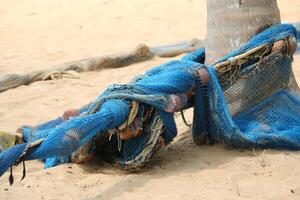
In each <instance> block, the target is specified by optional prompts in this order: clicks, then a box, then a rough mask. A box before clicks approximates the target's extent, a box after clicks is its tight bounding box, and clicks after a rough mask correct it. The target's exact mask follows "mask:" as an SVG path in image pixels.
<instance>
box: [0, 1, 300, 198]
mask: <svg viewBox="0 0 300 200" xmlns="http://www.w3.org/2000/svg"><path fill="white" fill-rule="evenodd" d="M279 6H280V10H281V15H282V21H287V22H295V21H299V20H300V12H299V11H300V2H299V1H298V0H280V1H279ZM205 15H206V10H205V1H204V0H202V1H201V0H172V1H159V0H143V1H139V0H126V1H116V0H98V1H96V0H86V1H72V0H64V1H59V0H52V1H38V0H26V1H21V0H14V1H10V0H0V16H1V17H0V74H1V75H3V74H7V73H15V72H18V73H21V72H28V71H32V70H35V69H40V68H41V67H50V66H53V65H56V64H60V63H63V62H67V61H72V60H77V59H81V58H85V57H91V56H96V55H101V54H106V53H112V52H119V51H124V50H127V49H128V48H130V49H131V48H132V47H134V46H135V45H136V44H138V43H141V42H143V43H147V44H149V45H158V44H168V43H171V42H177V41H182V40H186V39H190V38H193V37H198V38H203V37H204V35H205V20H206V19H205ZM167 60H168V59H154V60H151V61H147V62H143V63H140V64H135V65H131V66H129V67H125V68H121V69H112V70H104V71H99V72H89V73H83V74H81V76H80V79H76V80H74V79H65V80H56V81H45V82H36V83H33V84H31V85H29V86H22V87H19V88H16V89H13V90H9V91H6V92H4V93H0V130H8V131H12V132H13V131H15V130H16V128H17V127H18V126H19V125H22V124H33V125H35V124H38V123H41V122H44V121H46V120H49V119H51V118H53V117H56V116H58V115H60V114H62V112H63V111H64V110H65V109H66V108H73V107H75V108H76V107H79V106H81V105H83V104H85V103H87V102H89V101H91V100H93V99H94V98H95V97H97V95H98V94H99V93H100V92H101V91H102V90H103V89H105V88H106V87H107V86H108V85H109V84H111V83H125V82H126V81H128V80H129V79H130V78H132V77H133V76H134V75H135V74H139V73H142V72H143V71H145V70H146V69H149V68H151V67H152V66H155V65H158V64H160V63H163V62H166V61H167ZM294 69H295V70H296V76H297V79H298V82H299V80H300V56H299V55H298V56H295V62H294ZM178 122H179V130H180V136H179V138H177V139H176V140H177V142H175V143H174V144H172V145H171V146H170V148H168V150H166V151H163V152H160V153H159V155H158V156H156V157H155V159H154V162H153V165H152V167H151V168H150V169H149V170H148V171H147V172H144V173H139V174H124V173H123V172H122V171H120V170H118V169H116V168H112V167H110V166H104V165H103V164H99V163H97V162H95V161H94V162H91V163H89V164H85V165H76V164H67V165H63V166H59V167H55V168H52V169H49V170H43V169H42V168H43V165H42V163H40V162H37V161H31V162H27V171H28V174H27V177H26V179H25V180H23V181H22V182H19V181H18V180H19V178H21V170H22V169H21V167H17V168H16V169H15V170H14V171H15V173H14V174H15V179H16V183H15V184H14V185H13V186H12V187H10V186H9V184H8V174H6V175H4V176H3V177H1V178H0V199H1V200H2V199H3V200H4V199H31V200H36V199H89V198H92V199H132V200H135V199H136V200H138V199H300V171H299V169H300V153H299V152H288V151H274V150H266V151H265V152H264V156H262V153H263V152H262V151H257V152H256V156H255V155H254V154H253V152H252V151H239V150H229V149H226V148H224V147H223V146H222V145H220V144H219V145H214V146H200V147H199V146H196V145H195V144H193V142H192V140H191V137H190V133H189V132H186V131H187V128H186V127H185V126H184V125H183V123H182V121H181V120H180V119H179V120H178ZM180 138H181V139H180Z"/></svg>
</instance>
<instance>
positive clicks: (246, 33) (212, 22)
mask: <svg viewBox="0 0 300 200" xmlns="http://www.w3.org/2000/svg"><path fill="white" fill-rule="evenodd" d="M278 23H280V11H279V8H278V6H277V0H207V33H206V40H205V48H206V60H205V62H206V63H207V64H212V63H213V62H215V61H217V59H219V58H221V57H222V56H224V55H226V54H227V53H229V52H231V51H233V50H235V49H237V48H239V47H240V46H241V45H242V44H244V43H246V42H247V41H248V40H249V39H250V38H251V37H253V36H254V35H256V34H257V33H259V32H261V31H262V30H263V29H265V28H267V27H269V26H271V25H273V24H278Z"/></svg>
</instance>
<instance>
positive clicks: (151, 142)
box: [0, 24, 300, 175]
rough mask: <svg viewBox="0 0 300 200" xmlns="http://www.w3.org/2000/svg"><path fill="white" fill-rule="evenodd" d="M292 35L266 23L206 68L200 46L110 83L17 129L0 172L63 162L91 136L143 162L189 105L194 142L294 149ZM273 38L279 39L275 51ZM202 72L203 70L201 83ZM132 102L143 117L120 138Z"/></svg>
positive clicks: (130, 164)
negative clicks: (68, 112)
mask: <svg viewBox="0 0 300 200" xmlns="http://www.w3.org/2000/svg"><path fill="white" fill-rule="evenodd" d="M296 35H297V32H296V30H295V28H294V27H293V26H292V25H288V24H280V25H275V26H272V27H270V28H268V29H267V30H265V31H263V32H262V33H260V34H258V35H257V36H255V37H253V38H252V39H251V40H250V41H249V42H248V43H247V44H245V45H244V46H242V47H241V48H240V49H238V50H236V51H234V52H232V53H230V54H228V55H227V56H225V57H223V58H220V59H219V60H218V61H217V62H215V63H214V64H213V65H212V66H206V65H204V64H203V63H204V61H205V49H199V50H197V51H195V52H192V53H190V54H188V55H186V56H184V57H183V58H182V59H181V60H178V61H171V62H168V63H166V64H163V65H160V66H158V67H155V68H153V69H151V70H149V71H147V72H146V73H145V74H144V75H141V76H138V77H136V78H135V79H133V80H132V81H131V82H130V83H128V84H124V85H112V86H110V87H109V88H108V89H107V90H106V91H105V92H103V93H102V94H101V95H100V96H99V97H98V98H97V99H96V100H95V101H94V102H92V103H90V104H88V105H87V106H84V107H83V108H81V109H79V112H80V115H79V116H78V117H74V118H71V119H69V120H67V121H65V120H64V119H62V118H57V119H54V120H52V121H50V122H46V123H44V124H42V125H39V126H37V127H35V128H29V127H22V128H21V132H22V133H23V139H24V142H25V143H24V144H20V145H16V146H14V147H12V148H10V149H7V150H5V151H3V152H2V153H1V154H0V175H2V174H3V173H4V172H5V171H6V170H7V169H8V168H9V167H10V166H11V165H13V164H18V163H20V162H22V161H24V160H29V159H45V161H46V167H52V166H55V165H57V164H61V163H64V162H69V161H70V158H71V156H72V154H73V153H74V152H76V151H78V149H80V148H81V147H82V146H84V145H86V144H87V143H89V142H93V141H97V140H98V141H99V140H100V141H102V140H105V142H104V143H105V145H106V147H109V148H110V149H111V151H114V152H116V153H115V154H114V158H115V159H116V162H117V163H119V164H120V166H123V167H124V168H129V169H133V168H138V167H143V166H144V165H145V164H147V163H148V162H149V160H150V158H151V156H152V155H153V154H154V153H155V151H156V150H157V149H158V148H159V145H160V144H159V143H160V141H161V140H163V141H164V143H165V144H168V143H170V142H171V141H172V140H173V138H174V137H175V136H176V134H177V130H176V124H175V121H174V116H173V114H174V112H176V111H179V110H182V109H185V108H188V107H191V106H194V123H193V138H194V139H195V141H196V142H197V143H203V142H205V141H210V142H213V141H221V142H223V143H225V144H226V145H228V146H232V147H238V148H253V147H255V148H276V149H281V148H284V149H292V150H298V149H300V97H299V96H298V95H297V92H298V87H297V85H296V83H295V82H293V80H292V78H291V77H292V70H291V63H292V57H293V52H291V50H290V49H291V46H292V44H293V42H294V43H295V38H296ZM278 41H282V42H281V43H280V45H279V48H277V49H276V48H274V47H275V46H276V45H274V44H275V43H276V42H278ZM277 44H278V43H277ZM200 70H204V71H205V72H206V73H207V74H208V75H209V79H208V81H207V82H206V81H205V80H204V79H203V77H202V76H201V75H199V71H200ZM191 90H193V91H194V93H195V94H194V95H193V98H192V99H188V100H187V102H186V105H185V106H184V107H180V109H179V110H176V109H170V108H172V105H173V104H174V99H176V98H179V97H184V94H187V93H188V92H189V91H191ZM182 99H184V98H182ZM182 99H181V100H182ZM182 101H183V100H182ZM133 102H138V105H139V106H138V111H137V113H136V114H135V115H134V118H135V119H140V120H141V121H142V122H143V123H142V133H141V135H139V136H137V137H133V138H131V139H128V140H120V139H119V138H118V135H117V134H116V132H118V127H120V126H122V125H124V124H125V125H126V126H127V125H128V126H129V124H127V122H128V121H129V118H130V116H131V113H132V110H133V108H132V106H133ZM150 110H153V111H151V112H150ZM108 133H109V134H108ZM105 145H104V146H105ZM92 146H93V145H92Z"/></svg>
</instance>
